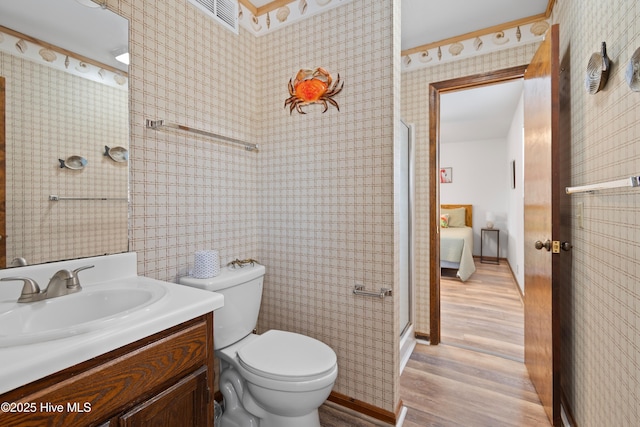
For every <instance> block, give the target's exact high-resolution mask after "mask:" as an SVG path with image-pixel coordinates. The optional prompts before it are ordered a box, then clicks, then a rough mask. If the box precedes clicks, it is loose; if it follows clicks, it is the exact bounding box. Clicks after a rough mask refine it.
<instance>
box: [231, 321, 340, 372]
mask: <svg viewBox="0 0 640 427" xmlns="http://www.w3.org/2000/svg"><path fill="white" fill-rule="evenodd" d="M238 357H239V359H240V363H241V364H242V366H244V367H245V368H246V369H247V370H249V371H251V372H253V373H254V374H256V375H260V376H263V377H268V378H273V379H280V380H302V379H311V378H313V377H318V376H322V375H323V374H325V373H328V372H329V371H331V370H332V369H333V368H334V367H335V365H336V362H337V358H336V354H335V352H334V351H333V350H332V349H331V347H329V346H328V345H326V344H325V343H323V342H321V341H318V340H316V339H314V338H311V337H307V336H305V335H300V334H296V333H293V332H285V331H278V330H271V331H268V332H265V333H264V334H262V335H260V337H259V338H258V339H255V340H253V341H252V342H250V343H248V344H247V345H245V346H243V347H242V348H241V349H240V350H239V351H238Z"/></svg>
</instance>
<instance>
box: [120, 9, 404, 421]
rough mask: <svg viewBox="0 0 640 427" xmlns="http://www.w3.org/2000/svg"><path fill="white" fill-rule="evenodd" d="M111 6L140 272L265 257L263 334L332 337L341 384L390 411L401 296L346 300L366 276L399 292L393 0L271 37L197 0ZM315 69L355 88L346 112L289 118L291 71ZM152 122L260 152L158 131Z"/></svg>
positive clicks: (170, 273) (169, 274)
mask: <svg viewBox="0 0 640 427" xmlns="http://www.w3.org/2000/svg"><path fill="white" fill-rule="evenodd" d="M394 3H398V5H396V6H395V7H396V11H397V8H398V7H399V2H394ZM109 4H110V6H113V7H114V8H115V9H116V10H119V11H120V13H121V14H122V15H123V16H125V17H128V18H129V19H130V28H131V51H132V66H131V70H130V84H131V87H132V100H131V105H132V140H131V197H132V223H131V230H130V232H131V238H132V249H133V250H135V251H137V252H138V254H139V273H140V274H144V275H147V276H150V277H154V278H158V279H162V280H169V281H175V280H177V278H178V277H179V276H181V275H184V274H186V272H187V269H188V265H189V263H190V262H192V257H193V253H194V251H195V250H197V249H206V248H214V249H218V250H220V253H221V257H222V260H223V261H228V260H229V259H231V258H234V257H236V256H239V257H254V258H257V259H258V260H260V261H261V262H263V263H264V264H265V265H266V266H267V276H266V279H265V291H264V300H263V306H262V314H261V317H260V319H259V329H260V330H266V329H270V328H281V329H285V330H290V331H295V332H300V333H304V334H308V335H310V336H313V337H316V338H318V339H321V340H322V341H324V342H326V343H328V344H329V345H330V346H332V347H333V348H334V349H335V351H336V353H337V354H338V363H339V366H340V373H339V376H338V380H337V383H336V387H335V389H334V390H335V391H337V392H339V393H342V394H344V395H347V396H350V397H353V398H355V399H358V400H361V401H364V402H366V403H368V404H371V405H375V406H377V407H379V408H382V409H384V410H387V411H393V410H395V404H396V402H397V399H398V397H397V375H398V374H397V372H398V367H397V365H398V360H397V359H398V350H397V347H398V339H399V337H398V336H397V335H398V334H396V333H394V331H395V329H397V327H396V323H397V320H396V317H397V316H396V315H395V313H396V310H395V306H396V303H395V301H394V300H393V299H386V300H379V299H375V298H366V297H355V296H353V295H352V293H351V290H352V287H353V285H354V284H355V283H357V282H358V283H363V284H365V285H366V286H367V288H369V289H374V288H379V287H381V286H393V283H394V273H395V267H394V264H395V263H394V253H395V251H394V243H395V236H394V217H393V179H392V178H393V139H394V121H395V119H396V117H395V116H394V111H399V103H398V93H399V60H400V55H399V54H400V52H399V35H398V34H399V32H398V31H397V30H396V32H397V33H398V34H396V36H395V37H391V34H392V32H393V31H394V27H395V28H398V27H399V22H398V14H397V13H396V14H395V15H394V13H393V12H394V9H393V8H392V7H391V4H392V2H376V3H375V4H371V3H370V2H366V1H364V0H360V1H353V2H351V3H349V4H348V5H345V6H343V7H340V8H336V9H333V10H332V11H330V12H328V13H326V14H322V15H318V16H314V17H313V18H311V19H309V20H308V21H306V22H305V23H304V24H294V25H291V26H289V27H286V28H283V29H282V30H281V31H278V32H275V33H273V34H270V35H267V36H264V37H261V38H255V37H253V36H252V35H250V34H248V33H247V32H246V31H245V30H243V29H241V30H240V35H239V36H236V35H233V34H232V33H231V32H229V31H228V30H226V29H224V28H222V27H220V26H218V25H217V24H216V23H214V22H212V21H210V20H209V19H208V18H206V17H205V16H204V15H202V14H200V13H199V12H198V11H197V10H196V9H195V8H193V7H192V6H190V5H189V4H187V2H186V0H181V1H159V2H151V1H134V0H111V1H110V2H109ZM396 58H397V59H396ZM396 62H397V63H398V65H395V64H396ZM317 66H322V67H325V68H327V69H328V70H329V71H331V72H332V73H334V75H336V74H338V73H340V76H341V78H342V79H344V81H345V89H344V90H343V92H342V93H341V94H340V95H338V97H336V100H337V102H338V103H339V105H340V111H337V110H336V109H335V108H333V107H332V106H330V109H329V111H327V112H326V113H325V114H321V112H320V110H318V109H317V108H315V106H312V107H310V108H309V109H308V111H309V114H307V115H299V114H298V113H296V112H294V113H293V114H292V115H290V114H289V111H288V110H285V109H284V108H283V107H284V100H285V99H286V98H287V97H288V92H287V82H288V80H289V78H291V77H292V76H293V75H294V73H295V72H297V71H298V69H300V68H303V67H309V68H314V67H317ZM394 104H395V105H394ZM395 114H396V115H397V113H395ZM145 118H154V119H155V118H159V119H166V120H170V121H175V122H179V123H182V124H185V125H189V126H193V127H197V128H200V129H205V130H212V131H216V132H218V133H223V134H225V135H228V136H231V137H234V138H238V139H243V140H247V141H249V142H255V143H259V144H260V145H261V150H260V152H258V153H249V152H245V151H243V150H242V149H238V148H231V147H227V146H224V145H219V144H216V143H212V142H210V141H208V140H204V139H199V138H193V137H191V136H187V135H184V134H179V133H156V132H155V131H151V130H146V129H144V127H143V122H144V119H145Z"/></svg>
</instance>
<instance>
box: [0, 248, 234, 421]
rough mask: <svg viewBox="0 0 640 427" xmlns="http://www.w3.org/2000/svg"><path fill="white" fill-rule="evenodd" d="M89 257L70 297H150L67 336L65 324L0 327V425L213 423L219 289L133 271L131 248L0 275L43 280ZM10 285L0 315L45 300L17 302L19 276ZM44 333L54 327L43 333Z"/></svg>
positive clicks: (0, 299) (89, 299)
mask: <svg viewBox="0 0 640 427" xmlns="http://www.w3.org/2000/svg"><path fill="white" fill-rule="evenodd" d="M110 257H115V259H114V258H110ZM101 258H109V259H101ZM87 263H92V264H94V265H95V268H92V269H90V270H87V271H86V272H82V273H80V276H79V277H80V279H81V283H82V285H83V290H82V291H80V292H78V294H77V295H78V297H76V301H75V302H76V303H82V302H86V303H88V304H91V303H92V301H93V299H94V297H92V296H91V295H92V294H98V295H102V294H100V292H103V293H105V295H108V296H109V297H111V296H112V294H114V295H115V294H117V293H120V292H128V293H129V294H131V295H135V294H136V292H138V293H140V292H143V291H144V290H149V289H150V290H153V292H154V294H153V295H154V296H153V298H150V299H149V300H148V301H145V302H141V303H139V304H137V305H136V306H135V307H133V308H129V309H127V310H125V312H124V313H123V312H118V313H116V314H109V315H107V316H102V317H99V318H97V319H94V320H91V321H88V322H85V324H84V326H85V328H84V329H83V328H79V329H78V331H79V332H77V331H67V335H66V336H64V335H63V336H60V329H65V330H66V329H70V328H68V327H66V326H61V325H54V326H55V327H42V328H36V330H32V329H29V330H27V329H25V330H20V331H18V332H17V333H15V334H12V333H8V332H6V331H4V330H2V327H1V326H0V393H2V394H0V404H2V408H1V411H0V425H3V426H18V425H20V426H24V425H65V426H66V425H74V426H76V425H77V426H85V425H87V426H88V425H92V426H109V425H111V426H116V425H118V426H134V425H144V424H148V423H149V424H152V425H190V426H211V425H213V415H214V414H213V383H214V373H213V372H214V371H213V343H212V342H211V341H212V339H213V322H214V320H213V317H214V315H213V311H214V310H216V309H218V308H220V307H222V305H223V303H224V299H223V297H222V296H221V295H219V294H216V293H212V292H204V291H199V290H196V289H192V288H188V287H185V286H180V285H177V284H172V283H166V282H162V281H157V280H153V279H149V278H146V277H140V276H137V275H136V273H135V270H136V258H135V254H119V255H109V256H106V257H95V258H92V259H84V260H74V261H65V262H64V263H54V264H55V266H51V265H46V266H32V267H24V268H20V270H21V271H16V270H15V269H14V271H10V272H7V271H6V270H4V271H2V272H1V274H0V277H8V276H10V275H11V276H13V275H15V276H26V277H31V278H33V279H35V280H36V281H38V282H39V283H40V284H41V286H44V284H46V279H43V278H44V277H51V275H52V273H51V269H52V268H53V269H54V270H56V269H58V268H69V269H73V268H78V267H81V266H82V265H83V264H87ZM62 264H64V265H62ZM46 268H48V270H49V271H48V272H46V273H45V272H42V271H40V270H41V269H46ZM25 269H26V270H25ZM54 272H55V271H54ZM11 273H13V274H11ZM15 273H19V274H15ZM82 274H85V276H82ZM11 283H12V282H7V283H4V282H3V283H2V285H5V286H4V287H3V286H0V289H1V291H0V319H2V316H6V318H7V319H9V320H10V319H11V317H7V316H10V315H11V314H12V310H14V311H16V310H18V312H20V311H19V310H23V311H24V310H25V307H26V304H40V306H39V307H38V306H34V305H31V306H29V310H32V309H33V311H34V313H35V312H38V310H36V309H37V308H39V309H40V310H39V312H42V311H46V310H47V309H48V308H49V307H46V306H44V302H43V301H40V302H36V303H22V304H18V303H16V302H15V301H16V299H17V298H18V296H19V295H20V288H21V283H17V285H18V286H17V287H15V286H11ZM6 286H8V287H9V288H10V289H9V290H8V291H7V289H6ZM159 289H160V290H161V291H158V290H159ZM82 292H85V293H86V296H85V297H84V298H81V297H80V294H82ZM144 292H146V291H144ZM9 295H10V296H9ZM158 295H159V296H158ZM74 296H75V294H74V295H69V296H63V297H59V298H56V299H57V300H59V301H62V299H63V298H70V299H69V300H68V301H70V302H69V304H71V303H73V302H74V300H73V299H72V298H73V297H74ZM106 301H107V300H106V299H105V303H106V304H107V305H108V304H110V303H109V302H106ZM141 301H142V299H141ZM149 301H151V302H149ZM102 305H104V304H102ZM52 307H53V306H52ZM78 310H79V311H80V312H82V309H81V307H78ZM97 311H98V312H99V310H97ZM39 312H38V314H37V315H41V314H40V313H39ZM90 312H94V313H95V312H96V310H90ZM26 313H27V314H29V312H28V311H27V312H26ZM34 316H36V314H34ZM58 317H60V316H58ZM62 317H64V316H62ZM22 319H23V320H24V319H25V318H24V313H23V317H22ZM27 320H28V319H27ZM54 323H55V322H54ZM71 329H73V328H71ZM51 333H54V334H55V333H58V335H55V338H51V339H49V338H50V337H51V336H54V335H49V334H51ZM17 335H19V336H17ZM25 337H26V338H25Z"/></svg>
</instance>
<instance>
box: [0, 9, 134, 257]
mask: <svg viewBox="0 0 640 427" xmlns="http://www.w3.org/2000/svg"><path fill="white" fill-rule="evenodd" d="M99 3H101V2H97V3H96V2H93V1H91V0H56V1H50V0H21V1H12V2H1V3H0V80H2V81H3V82H2V83H3V86H4V90H3V91H0V96H2V97H3V98H4V100H0V116H2V117H1V118H0V124H2V122H4V128H5V129H4V135H2V132H1V131H2V126H0V150H1V152H0V163H2V160H4V162H3V163H4V164H2V172H1V173H0V176H2V175H3V176H4V180H5V183H4V186H2V188H0V211H1V212H0V268H8V267H13V266H17V265H21V264H22V265H24V263H25V262H26V263H27V264H29V265H31V264H40V263H45V262H52V261H59V260H66V259H74V258H83V257H88V256H96V255H104V254H110V253H118V252H125V251H127V250H128V235H127V233H128V227H127V225H128V176H129V171H128V149H129V101H128V94H129V90H128V66H127V65H126V64H125V63H121V62H119V61H117V60H116V59H115V56H117V55H119V54H122V53H127V52H128V33H129V30H128V26H129V24H128V21H127V20H126V19H125V18H123V17H121V16H118V15H117V14H115V13H114V12H112V11H109V10H107V9H106V8H103V7H101V5H100V4H99ZM1 207H4V209H2V208H1Z"/></svg>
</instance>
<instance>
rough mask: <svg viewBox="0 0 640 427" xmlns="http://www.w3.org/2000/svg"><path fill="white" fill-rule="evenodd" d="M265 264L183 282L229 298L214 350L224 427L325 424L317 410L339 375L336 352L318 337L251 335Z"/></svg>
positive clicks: (217, 318) (217, 316) (217, 319)
mask: <svg viewBox="0 0 640 427" xmlns="http://www.w3.org/2000/svg"><path fill="white" fill-rule="evenodd" d="M264 274H265V267H264V266H262V265H259V264H257V263H255V262H251V263H250V265H245V266H244V267H242V268H228V267H227V268H223V269H222V270H221V272H220V275H218V276H216V277H212V278H208V279H198V278H194V277H183V278H181V279H180V283H182V284H183V285H187V286H192V287H195V288H199V289H204V290H207V291H211V292H219V293H221V294H222V295H223V296H224V307H222V308H220V309H218V310H216V313H215V321H214V332H213V334H214V350H215V355H216V357H217V358H218V359H219V360H220V378H219V383H220V391H221V392H222V395H223V396H224V406H225V408H224V413H223V414H222V419H221V422H220V426H221V427H258V426H259V427H320V420H319V418H318V408H319V407H320V405H322V403H323V402H324V401H325V400H326V399H327V397H329V394H330V393H331V389H332V388H333V384H334V382H335V380H336V377H337V375H338V365H337V357H336V353H335V352H334V351H333V350H332V349H331V348H330V347H329V346H328V345H326V344H324V343H323V342H321V341H318V340H316V339H314V338H311V337H307V336H305V335H300V334H296V333H293V332H285V331H278V330H271V331H268V332H265V333H264V334H262V335H255V334H253V333H252V331H253V330H254V328H255V327H256V323H257V320H258V312H259V310H260V302H261V300H262V287H263V279H264Z"/></svg>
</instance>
